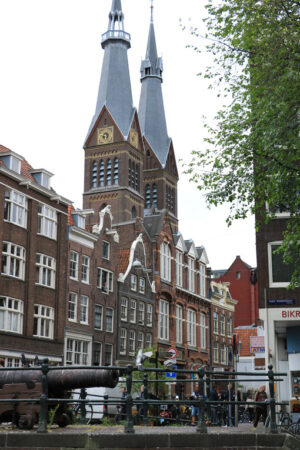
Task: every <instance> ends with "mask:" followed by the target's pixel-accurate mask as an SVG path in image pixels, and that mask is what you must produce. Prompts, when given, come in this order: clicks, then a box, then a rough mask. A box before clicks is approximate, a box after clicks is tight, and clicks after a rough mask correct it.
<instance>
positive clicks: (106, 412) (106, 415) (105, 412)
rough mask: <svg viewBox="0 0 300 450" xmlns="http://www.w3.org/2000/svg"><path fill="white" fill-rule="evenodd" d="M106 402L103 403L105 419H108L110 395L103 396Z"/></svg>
mask: <svg viewBox="0 0 300 450" xmlns="http://www.w3.org/2000/svg"><path fill="white" fill-rule="evenodd" d="M103 398H104V402H103V417H108V395H107V394H104V395H103Z"/></svg>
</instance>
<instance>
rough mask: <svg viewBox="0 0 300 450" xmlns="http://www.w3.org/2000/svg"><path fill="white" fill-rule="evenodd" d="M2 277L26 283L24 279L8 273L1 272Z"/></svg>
mask: <svg viewBox="0 0 300 450" xmlns="http://www.w3.org/2000/svg"><path fill="white" fill-rule="evenodd" d="M1 275H2V276H4V277H9V278H13V279H14V280H19V281H25V279H24V278H20V277H16V276H15V275H10V274H8V273H4V272H1Z"/></svg>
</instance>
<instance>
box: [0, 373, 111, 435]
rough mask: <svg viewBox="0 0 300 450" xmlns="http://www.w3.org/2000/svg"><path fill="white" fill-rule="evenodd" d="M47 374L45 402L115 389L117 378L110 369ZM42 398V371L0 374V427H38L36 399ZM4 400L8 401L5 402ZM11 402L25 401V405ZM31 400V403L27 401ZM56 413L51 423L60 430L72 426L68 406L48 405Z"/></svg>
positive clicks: (37, 404)
mask: <svg viewBox="0 0 300 450" xmlns="http://www.w3.org/2000/svg"><path fill="white" fill-rule="evenodd" d="M49 369H50V370H49V372H48V374H47V397H48V399H50V400H51V399H68V398H70V391H71V390H73V389H78V388H88V387H111V388H113V387H115V386H116V385H117V384H118V379H119V374H118V371H116V370H111V369H94V368H93V369H85V368H82V369H71V368H70V369H69V368H68V369H60V368H59V369H53V368H52V369H51V366H49ZM41 394H42V371H41V370H38V369H37V368H35V369H33V368H32V369H31V368H29V369H24V370H19V369H16V370H5V369H1V370H0V399H1V400H2V401H0V423H3V422H13V424H14V425H16V426H18V427H19V428H22V429H31V428H32V427H33V426H34V424H36V423H38V420H39V413H40V403H39V401H38V400H39V399H40V397H41ZM3 400H10V401H9V402H5V401H3ZM13 400H26V401H24V402H21V401H16V402H14V401H13ZM30 400H32V401H30ZM50 408H54V409H55V416H54V423H56V424H58V425H59V426H61V427H63V426H66V425H68V424H70V423H71V421H72V413H71V412H70V410H69V408H68V403H67V402H59V400H57V401H55V402H51V401H50V402H49V405H48V411H49V410H50Z"/></svg>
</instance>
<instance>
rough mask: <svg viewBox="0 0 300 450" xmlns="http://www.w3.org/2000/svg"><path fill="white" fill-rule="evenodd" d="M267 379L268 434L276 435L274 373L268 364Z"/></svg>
mask: <svg viewBox="0 0 300 450" xmlns="http://www.w3.org/2000/svg"><path fill="white" fill-rule="evenodd" d="M268 368H269V371H268V377H269V391H270V418H271V422H270V433H278V430H277V425H276V412H275V389H274V372H273V370H272V369H273V366H272V364H270V365H269V366H268Z"/></svg>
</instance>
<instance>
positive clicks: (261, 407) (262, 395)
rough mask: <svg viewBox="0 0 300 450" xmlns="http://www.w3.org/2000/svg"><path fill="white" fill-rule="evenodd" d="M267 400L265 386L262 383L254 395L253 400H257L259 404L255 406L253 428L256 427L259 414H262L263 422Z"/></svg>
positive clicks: (266, 411) (266, 412)
mask: <svg viewBox="0 0 300 450" xmlns="http://www.w3.org/2000/svg"><path fill="white" fill-rule="evenodd" d="M267 400H268V396H267V393H266V386H264V385H262V386H260V388H259V390H258V392H257V393H256V396H255V401H256V402H259V404H258V405H256V406H255V413H254V422H253V427H254V428H256V427H257V424H258V421H259V419H260V417H261V416H262V419H263V422H264V424H265V421H266V418H267V414H268V408H267V403H266V401H267Z"/></svg>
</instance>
